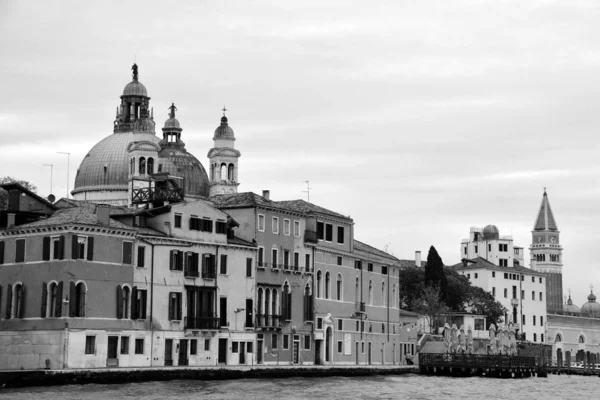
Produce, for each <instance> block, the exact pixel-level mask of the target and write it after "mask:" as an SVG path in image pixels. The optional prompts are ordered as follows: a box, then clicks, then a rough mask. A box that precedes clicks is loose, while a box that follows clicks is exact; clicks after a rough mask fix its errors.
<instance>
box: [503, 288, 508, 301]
mask: <svg viewBox="0 0 600 400" xmlns="http://www.w3.org/2000/svg"><path fill="white" fill-rule="evenodd" d="M507 297H508V289H507V288H504V298H505V299H506V298H507Z"/></svg>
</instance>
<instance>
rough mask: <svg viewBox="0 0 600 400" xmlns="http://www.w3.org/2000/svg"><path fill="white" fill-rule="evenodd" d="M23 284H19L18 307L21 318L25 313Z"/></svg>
mask: <svg viewBox="0 0 600 400" xmlns="http://www.w3.org/2000/svg"><path fill="white" fill-rule="evenodd" d="M26 297H27V296H26V295H25V285H21V308H19V318H21V319H22V318H23V316H24V315H25V298H26Z"/></svg>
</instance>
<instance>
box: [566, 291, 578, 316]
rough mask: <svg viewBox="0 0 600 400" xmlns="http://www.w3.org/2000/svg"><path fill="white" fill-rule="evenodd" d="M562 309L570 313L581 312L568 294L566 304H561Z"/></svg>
mask: <svg viewBox="0 0 600 400" xmlns="http://www.w3.org/2000/svg"><path fill="white" fill-rule="evenodd" d="M563 311H564V312H566V313H571V314H579V313H581V308H579V307H577V306H576V305H575V304H573V300H571V295H569V300H567V304H565V305H564V306H563Z"/></svg>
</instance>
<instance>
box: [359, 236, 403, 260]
mask: <svg viewBox="0 0 600 400" xmlns="http://www.w3.org/2000/svg"><path fill="white" fill-rule="evenodd" d="M354 250H355V251H362V252H364V253H369V254H374V255H376V256H379V257H383V258H388V259H390V260H394V261H396V262H398V261H400V260H398V259H397V258H396V257H394V256H393V255H391V254H389V253H386V252H385V251H382V250H379V249H376V248H375V247H373V246H369V245H368V244H366V243H363V242H360V241H358V240H354Z"/></svg>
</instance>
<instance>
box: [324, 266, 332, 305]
mask: <svg viewBox="0 0 600 400" xmlns="http://www.w3.org/2000/svg"><path fill="white" fill-rule="evenodd" d="M325 298H326V299H329V298H331V275H330V274H329V271H327V272H326V273H325Z"/></svg>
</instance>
